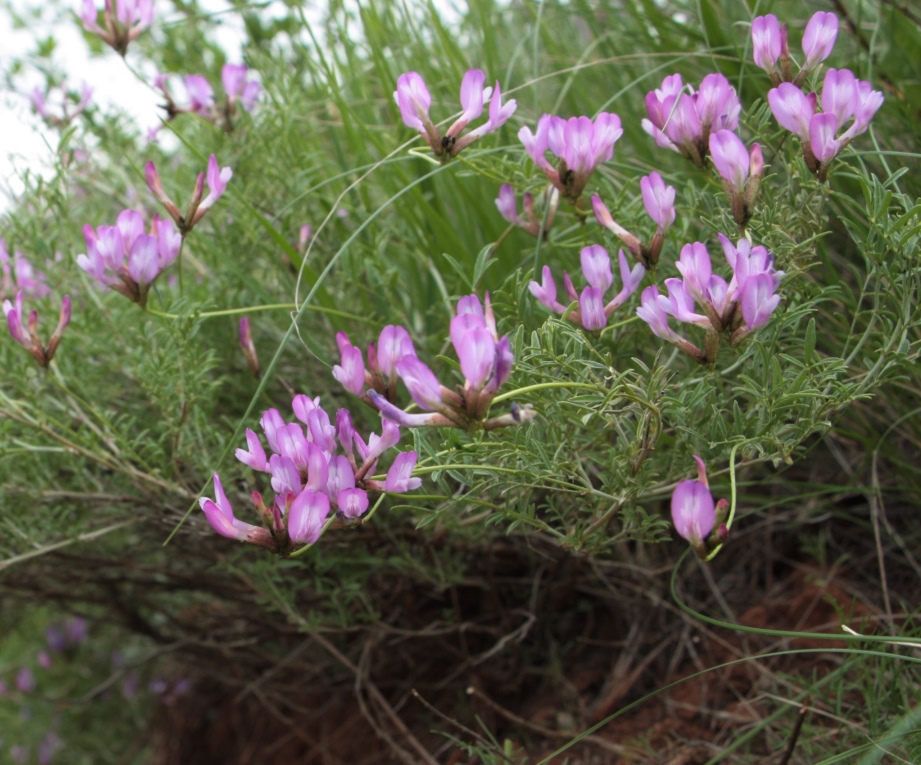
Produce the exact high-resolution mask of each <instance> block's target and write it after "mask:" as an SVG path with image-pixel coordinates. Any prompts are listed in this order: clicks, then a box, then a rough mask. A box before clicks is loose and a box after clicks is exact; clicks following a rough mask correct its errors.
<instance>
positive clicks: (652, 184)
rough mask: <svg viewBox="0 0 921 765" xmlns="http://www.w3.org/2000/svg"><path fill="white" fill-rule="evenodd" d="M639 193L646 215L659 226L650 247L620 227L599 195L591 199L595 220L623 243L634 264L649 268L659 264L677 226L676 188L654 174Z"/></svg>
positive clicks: (643, 184) (641, 184) (648, 178)
mask: <svg viewBox="0 0 921 765" xmlns="http://www.w3.org/2000/svg"><path fill="white" fill-rule="evenodd" d="M640 193H641V194H642V196H643V206H644V207H645V208H646V213H647V215H649V217H650V218H652V220H653V223H655V224H656V232H655V234H653V237H652V239H651V240H650V242H649V244H643V243H642V242H641V241H640V240H639V239H638V238H637V237H636V236H634V235H633V234H631V233H630V232H629V231H627V230H626V229H625V228H623V227H622V226H620V225H618V224H617V222H616V221H615V220H614V218H613V216H612V215H611V211H610V210H608V208H607V207H605V204H604V202H602V201H601V197H599V196H598V195H597V194H595V195H594V196H592V210H593V211H594V213H595V220H597V221H598V222H599V223H600V224H601V225H602V226H604V227H605V228H606V229H607V230H608V231H610V232H611V233H612V234H614V236H616V237H617V238H618V239H620V241H621V242H623V243H624V246H625V247H626V248H627V249H628V250H629V251H630V254H631V255H632V256H633V257H634V259H635V260H637V261H639V262H640V263H642V264H643V265H644V266H645V267H646V268H649V267H650V266H654V265H655V264H656V263H658V262H659V254H660V253H661V252H662V245H663V244H664V243H665V234H666V233H668V230H669V228H671V225H672V223H674V222H675V187H674V186H666V185H665V181H663V180H662V176H661V175H659V174H658V173H656V172H652V173H650V174H649V175H647V176H644V177H643V178H641V179H640Z"/></svg>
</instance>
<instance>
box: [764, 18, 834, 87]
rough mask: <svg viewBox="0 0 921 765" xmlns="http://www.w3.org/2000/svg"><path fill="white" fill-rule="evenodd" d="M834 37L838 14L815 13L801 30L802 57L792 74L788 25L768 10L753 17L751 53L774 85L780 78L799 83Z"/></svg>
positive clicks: (823, 55)
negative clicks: (803, 29)
mask: <svg viewBox="0 0 921 765" xmlns="http://www.w3.org/2000/svg"><path fill="white" fill-rule="evenodd" d="M837 37H838V17H837V16H835V14H834V13H829V12H826V11H819V12H818V13H815V14H814V15H813V16H812V18H811V19H809V23H808V24H806V31H805V32H804V33H803V55H804V56H805V60H804V62H803V65H802V66H801V67H800V69H799V71H798V72H797V73H796V75H795V76H794V74H793V59H792V58H791V56H790V47H789V45H788V43H787V25H786V24H781V23H780V21H779V20H778V18H777V17H776V16H775V15H774V14H768V15H766V16H758V17H756V18H755V19H754V20H753V21H752V54H753V58H754V59H755V64H757V65H758V66H759V67H761V68H762V69H763V70H764V71H765V72H767V73H768V77H770V78H771V84H772V85H774V87H777V86H778V85H780V83H782V82H792V83H794V84H795V85H800V84H801V83H803V82H804V81H805V79H806V77H807V75H808V74H809V72H811V71H812V70H813V69H815V67H816V66H818V64H820V63H821V62H822V61H824V60H825V59H826V58H828V56H829V55H830V54H831V51H832V48H834V47H835V40H836V39H837Z"/></svg>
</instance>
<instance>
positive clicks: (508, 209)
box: [496, 183, 525, 228]
mask: <svg viewBox="0 0 921 765" xmlns="http://www.w3.org/2000/svg"><path fill="white" fill-rule="evenodd" d="M496 208H497V209H498V210H499V214H500V215H501V216H502V217H503V218H505V219H506V220H507V221H508V222H509V223H511V224H512V225H513V226H518V227H519V228H524V227H525V223H524V221H523V220H522V219H521V218H520V217H519V216H518V205H517V202H516V200H515V189H514V188H513V187H512V186H511V184H508V183H503V184H502V186H501V187H500V188H499V196H498V197H497V198H496Z"/></svg>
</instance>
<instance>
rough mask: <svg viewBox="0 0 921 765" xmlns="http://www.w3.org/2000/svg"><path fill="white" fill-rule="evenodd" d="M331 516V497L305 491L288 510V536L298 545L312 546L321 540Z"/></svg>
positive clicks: (308, 490)
mask: <svg viewBox="0 0 921 765" xmlns="http://www.w3.org/2000/svg"><path fill="white" fill-rule="evenodd" d="M328 515H329V497H327V496H326V495H325V494H322V493H320V492H315V491H311V490H310V489H304V491H302V492H301V493H300V494H298V495H297V498H296V499H295V500H294V502H292V503H291V507H290V509H289V510H288V535H289V536H290V537H291V541H292V542H295V543H296V544H309V545H312V544H313V543H314V542H316V541H317V540H318V539H319V538H320V532H322V531H323V524H324V523H325V522H326V517H327V516H328Z"/></svg>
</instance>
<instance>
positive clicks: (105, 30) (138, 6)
mask: <svg viewBox="0 0 921 765" xmlns="http://www.w3.org/2000/svg"><path fill="white" fill-rule="evenodd" d="M98 16H99V14H98V11H97V10H96V4H95V2H94V0H82V3H81V5H80V20H81V21H82V22H83V28H84V29H85V30H86V31H87V32H92V33H93V34H96V35H98V36H99V37H100V38H101V39H102V41H103V42H104V43H105V44H106V45H108V46H110V47H112V48H114V49H115V50H116V51H117V52H118V53H119V54H120V55H122V56H124V55H125V53H126V51H127V50H128V44H129V43H130V42H131V41H132V40H135V39H136V38H137V37H138V36H139V35H140V34H141V33H142V32H143V31H144V30H145V29H147V27H149V26H150V25H151V23H153V17H154V7H153V0H106V3H105V8H104V9H103V11H102V25H100V24H99V19H98Z"/></svg>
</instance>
